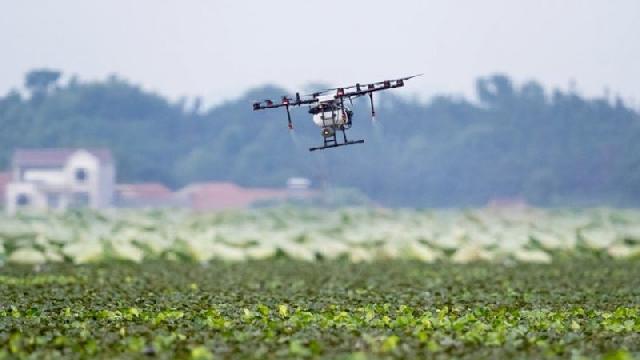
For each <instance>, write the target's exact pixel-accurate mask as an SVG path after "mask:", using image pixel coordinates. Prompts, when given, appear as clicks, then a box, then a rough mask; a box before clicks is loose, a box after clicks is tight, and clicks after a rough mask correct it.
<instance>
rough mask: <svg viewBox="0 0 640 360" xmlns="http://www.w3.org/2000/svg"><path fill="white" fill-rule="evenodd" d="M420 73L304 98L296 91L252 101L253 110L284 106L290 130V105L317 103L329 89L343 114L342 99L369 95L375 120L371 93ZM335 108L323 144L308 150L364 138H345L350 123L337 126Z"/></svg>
mask: <svg viewBox="0 0 640 360" xmlns="http://www.w3.org/2000/svg"><path fill="white" fill-rule="evenodd" d="M421 75H422V74H419V75H412V76H407V77H403V78H400V79H396V80H385V81H380V82H376V83H370V84H364V85H362V84H359V83H358V84H355V85H352V86H347V87H339V88H332V89H326V90H322V91H319V92H315V93H312V94H309V95H304V97H305V98H303V97H301V96H300V93H296V95H295V97H294V98H289V97H287V96H283V97H282V101H281V102H280V103H274V102H273V101H272V100H268V99H267V100H264V101H262V102H254V103H253V110H254V111H257V110H265V109H277V108H281V107H284V108H285V109H286V111H287V123H288V127H289V129H290V130H292V129H293V122H292V121H291V111H290V109H289V108H290V107H292V106H302V105H313V104H317V103H319V102H320V100H319V99H318V97H319V96H320V95H323V94H327V93H329V92H331V91H335V92H336V95H335V96H334V99H333V100H332V104H333V105H335V108H337V110H338V111H340V112H342V113H343V114H344V113H345V107H344V99H348V100H349V102H351V101H352V100H353V99H355V98H358V97H360V96H364V95H368V96H369V102H370V104H371V119H372V120H375V117H376V110H375V107H374V105H373V93H374V92H377V91H382V90H389V89H395V88H399V87H403V86H404V82H405V81H407V80H409V79H412V78H414V77H416V76H421ZM307 97H311V98H307ZM335 108H333V110H332V119H333V121H334V122H333V127H332V130H331V133H326V131H328V130H327V129H329V128H324V129H323V134H322V135H323V137H324V146H320V147H312V148H310V149H309V151H315V150H322V149H328V148H334V147H338V146H344V145H353V144H362V143H364V140H356V141H349V140H347V135H346V133H345V131H346V130H347V129H349V128H350V127H351V126H350V125H349V127H345V126H343V125H340V126H338V125H337V124H336V123H335V111H336V109H335ZM336 129H337V130H340V131H342V135H343V140H344V142H342V143H340V142H338V138H337V134H336V131H335V130H336Z"/></svg>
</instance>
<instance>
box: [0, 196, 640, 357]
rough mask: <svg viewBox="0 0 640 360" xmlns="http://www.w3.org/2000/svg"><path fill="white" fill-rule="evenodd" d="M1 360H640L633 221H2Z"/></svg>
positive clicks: (532, 216)
mask: <svg viewBox="0 0 640 360" xmlns="http://www.w3.org/2000/svg"><path fill="white" fill-rule="evenodd" d="M0 245H1V246H0V264H1V265H0V359H2V358H34V359H40V358H60V357H64V358H176V357H177V358H192V359H212V358H234V359H235V358H305V357H324V358H345V359H364V358H523V357H524V358H542V357H544V358H553V357H557V358H574V359H579V358H602V357H605V358H609V359H629V358H638V357H640V276H639V274H640V260H639V255H640V212H638V211H637V210H612V209H591V210H539V209H521V210H518V211H501V210H495V209H493V210H491V209H483V210H464V211H462V210H456V211H454V210H451V211H449V210H447V211H444V210H442V211H413V210H395V211H389V210H368V209H343V210H336V211H327V210H321V209H315V210H313V209H293V208H281V209H262V210H253V211H245V212H222V213H215V214H190V213H183V212H173V211H151V212H140V211H133V212H122V211H120V212H113V213H110V212H105V213H86V212H70V213H67V214H48V215H44V214H40V215H38V214H22V215H19V216H17V217H3V218H0Z"/></svg>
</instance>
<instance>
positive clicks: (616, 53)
mask: <svg viewBox="0 0 640 360" xmlns="http://www.w3.org/2000/svg"><path fill="white" fill-rule="evenodd" d="M639 35H640V1H638V0H608V1H606V0H602V1H590V0H518V1H513V0H501V1H499V0H482V1H478V0H467V1H462V0H441V1H425V0H395V1H378V0H376V1H371V0H369V1H364V0H363V1H338V0H323V1H303V0H298V1H293V0H290V1H289V0H287V1H284V0H283V1H238V0H236V1H227V0H209V1H205V0H194V1H191V0H189V1H186V0H185V1H168V0H166V1H165V0H108V1H97V0H96V1H88V0H55V1H53V0H49V1H47V0H42V1H35V0H33V1H32V0H20V1H10V0H0V58H1V59H2V60H1V62H0V93H1V94H4V93H6V92H7V91H8V90H9V89H10V88H14V87H20V86H22V81H23V80H22V79H23V76H24V73H25V72H26V71H27V70H29V69H32V68H36V67H50V68H57V69H60V70H62V71H63V72H64V73H65V74H67V75H69V74H76V75H78V77H79V78H81V79H85V80H89V79H103V78H105V77H106V76H107V75H108V74H111V73H117V74H119V75H120V76H122V77H124V78H126V79H128V80H130V81H132V82H134V83H137V84H141V85H143V86H144V87H145V88H147V89H151V90H155V91H158V92H160V93H163V94H166V95H169V96H171V97H172V98H177V97H179V96H183V95H184V96H190V97H191V96H195V95H202V96H204V98H205V100H206V102H207V103H217V102H220V101H224V100H225V99H231V98H233V97H236V96H238V95H240V94H242V93H243V92H244V91H246V90H247V89H249V88H250V87H252V86H256V85H261V84H265V83H277V84H280V85H283V86H285V87H288V88H290V89H292V90H295V88H296V87H299V86H302V85H304V84H307V83H310V82H324V83H329V84H334V85H339V84H348V83H352V82H367V81H373V80H382V79H384V78H390V77H396V76H402V75H407V74H413V73H425V76H424V77H422V78H420V79H418V80H415V81H414V82H413V83H412V84H411V86H410V87H408V88H406V89H403V90H402V93H404V94H407V95H410V94H414V93H415V94H419V95H420V96H421V97H425V96H428V95H431V94H433V93H443V92H444V93H451V94H464V95H467V96H469V95H471V94H473V81H474V79H475V78H476V77H478V76H481V75H488V74H490V73H493V72H504V73H507V74H509V75H512V76H513V77H514V78H515V79H516V80H517V81H524V80H529V79H536V80H539V81H541V82H542V83H543V84H544V85H545V86H546V87H547V88H550V87H561V88H563V89H567V87H568V84H569V83H570V81H571V80H572V79H573V80H575V82H576V84H577V89H578V91H579V92H581V93H583V94H585V95H588V96H600V95H602V94H603V93H604V89H605V87H608V88H609V89H610V91H611V94H612V95H615V94H616V93H619V94H621V96H622V97H623V98H624V99H628V100H629V99H633V101H634V102H635V105H638V104H639V103H640V85H638V84H639V81H640V63H639V60H640V36H639Z"/></svg>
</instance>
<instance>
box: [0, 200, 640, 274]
mask: <svg viewBox="0 0 640 360" xmlns="http://www.w3.org/2000/svg"><path fill="white" fill-rule="evenodd" d="M584 253H586V254H594V253H598V254H600V255H601V256H603V257H613V258H638V257H640V211H637V210H619V209H582V210H541V209H528V208H525V209H519V210H518V209H505V210H500V209H469V210H429V211H415V210H383V209H366V208H354V209H339V210H328V209H314V208H297V207H280V208H264V209H255V210H247V211H226V212H218V213H200V214H194V213H188V212H178V211H172V210H166V211H157V210H156V211H140V210H136V211H122V210H120V211H112V212H100V213H92V212H69V213H62V214H42V213H40V214H21V215H19V216H17V217H8V216H6V217H2V216H0V264H2V263H3V262H9V263H28V264H42V263H47V262H73V263H78V264H82V263H91V262H103V261H109V260H113V259H120V260H125V259H126V260H130V261H135V262H141V261H144V260H157V259H165V260H188V261H194V262H202V263H206V262H208V261H214V260H216V259H217V260H225V261H245V260H256V259H268V258H277V257H288V258H292V259H296V260H305V261H309V262H312V261H316V260H327V259H348V260H350V261H352V262H369V261H375V260H388V259H405V260H407V259H414V260H420V261H422V262H435V261H450V262H455V263H468V262H473V261H478V260H483V261H491V262H495V263H513V262H534V263H550V262H552V261H553V260H554V257H555V258H557V257H558V256H560V257H562V256H564V255H565V254H584Z"/></svg>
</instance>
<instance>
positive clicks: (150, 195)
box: [116, 183, 173, 200]
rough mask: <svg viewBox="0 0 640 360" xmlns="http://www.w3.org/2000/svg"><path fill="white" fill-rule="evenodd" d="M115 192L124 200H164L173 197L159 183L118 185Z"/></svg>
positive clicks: (169, 191)
mask: <svg viewBox="0 0 640 360" xmlns="http://www.w3.org/2000/svg"><path fill="white" fill-rule="evenodd" d="M116 190H117V192H118V194H119V195H120V196H121V197H122V198H126V199H145V200H147V199H165V198H168V197H170V196H171V195H173V193H172V192H171V190H169V189H168V188H167V187H166V186H164V185H162V184H159V183H141V184H118V186H117V188H116Z"/></svg>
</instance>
